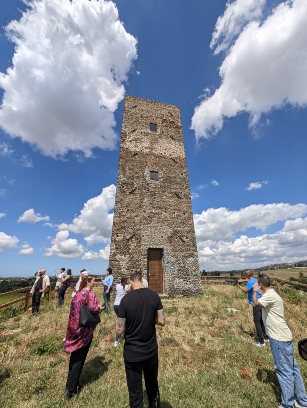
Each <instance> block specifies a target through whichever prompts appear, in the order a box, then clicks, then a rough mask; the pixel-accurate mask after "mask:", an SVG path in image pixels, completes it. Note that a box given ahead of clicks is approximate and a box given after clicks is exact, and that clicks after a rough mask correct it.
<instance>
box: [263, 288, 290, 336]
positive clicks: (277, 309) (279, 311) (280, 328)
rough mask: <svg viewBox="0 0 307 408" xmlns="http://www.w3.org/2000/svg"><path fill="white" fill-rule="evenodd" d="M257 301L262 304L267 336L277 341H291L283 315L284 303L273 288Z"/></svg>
mask: <svg viewBox="0 0 307 408" xmlns="http://www.w3.org/2000/svg"><path fill="white" fill-rule="evenodd" d="M258 302H259V303H261V305H262V306H263V308H262V320H263V323H264V325H265V328H266V332H267V334H268V336H269V337H272V339H274V340H278V341H291V340H292V333H291V330H290V329H289V327H288V325H287V322H286V320H285V317H284V303H283V300H282V298H281V297H280V296H279V295H278V293H276V292H275V290H274V289H269V290H267V291H266V292H264V294H263V295H262V297H261V298H260V299H258Z"/></svg>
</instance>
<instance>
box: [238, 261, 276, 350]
mask: <svg viewBox="0 0 307 408" xmlns="http://www.w3.org/2000/svg"><path fill="white" fill-rule="evenodd" d="M244 275H245V276H246V278H247V283H246V285H245V287H242V286H240V284H238V286H239V288H240V289H241V290H242V292H244V293H247V300H248V303H249V304H250V305H252V306H253V286H254V285H255V283H257V279H256V278H255V277H254V272H253V271H252V270H251V269H247V270H246V271H245V272H244ZM256 294H257V298H258V299H260V298H261V292H260V291H259V290H258V291H257V293H256ZM253 318H254V323H255V327H256V332H257V336H258V341H257V342H256V343H254V344H255V346H258V347H265V343H264V342H265V341H268V339H269V337H268V335H267V334H266V331H265V327H264V324H263V320H262V313H261V309H259V308H255V307H253Z"/></svg>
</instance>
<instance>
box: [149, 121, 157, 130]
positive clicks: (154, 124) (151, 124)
mask: <svg viewBox="0 0 307 408" xmlns="http://www.w3.org/2000/svg"><path fill="white" fill-rule="evenodd" d="M149 129H150V131H151V132H156V131H157V124H156V123H150V125H149Z"/></svg>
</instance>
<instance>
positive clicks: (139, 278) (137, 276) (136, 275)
mask: <svg viewBox="0 0 307 408" xmlns="http://www.w3.org/2000/svg"><path fill="white" fill-rule="evenodd" d="M130 280H132V282H135V281H137V282H142V274H141V273H140V272H137V271H135V272H133V273H132V274H131V275H130Z"/></svg>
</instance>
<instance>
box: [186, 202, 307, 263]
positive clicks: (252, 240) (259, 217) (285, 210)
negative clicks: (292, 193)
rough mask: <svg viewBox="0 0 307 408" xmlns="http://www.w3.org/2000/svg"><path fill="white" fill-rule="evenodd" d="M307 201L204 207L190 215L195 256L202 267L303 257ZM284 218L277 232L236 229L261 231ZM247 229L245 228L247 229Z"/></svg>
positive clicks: (275, 261)
mask: <svg viewBox="0 0 307 408" xmlns="http://www.w3.org/2000/svg"><path fill="white" fill-rule="evenodd" d="M305 214H307V205H305V204H296V205H290V204H284V203H279V204H267V205H263V204H261V205H252V206H249V207H246V208H243V209H240V210H239V211H229V210H227V209H226V208H217V209H213V208H211V209H208V210H207V211H203V212H202V213H201V214H195V215H194V224H195V232H196V239H197V246H198V254H199V260H200V264H201V266H202V267H204V268H205V269H208V270H210V269H221V270H223V269H224V270H225V269H226V270H227V269H233V268H239V269H242V268H245V267H257V266H264V265H267V264H270V263H279V262H293V261H295V260H297V259H305V258H306V244H307V218H306V217H305V218H304V217H303V216H304V215H305ZM278 221H279V222H280V221H285V222H284V225H283V227H282V228H281V229H279V230H278V231H277V232H275V233H272V234H259V235H258V236H256V237H254V236H251V237H249V236H248V235H247V234H242V235H240V236H239V237H237V235H238V233H240V232H244V231H247V230H248V229H249V228H252V227H254V228H256V229H258V230H262V231H265V229H266V228H268V227H269V226H271V225H274V224H275V223H277V222H278ZM247 232H248V231H247Z"/></svg>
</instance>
